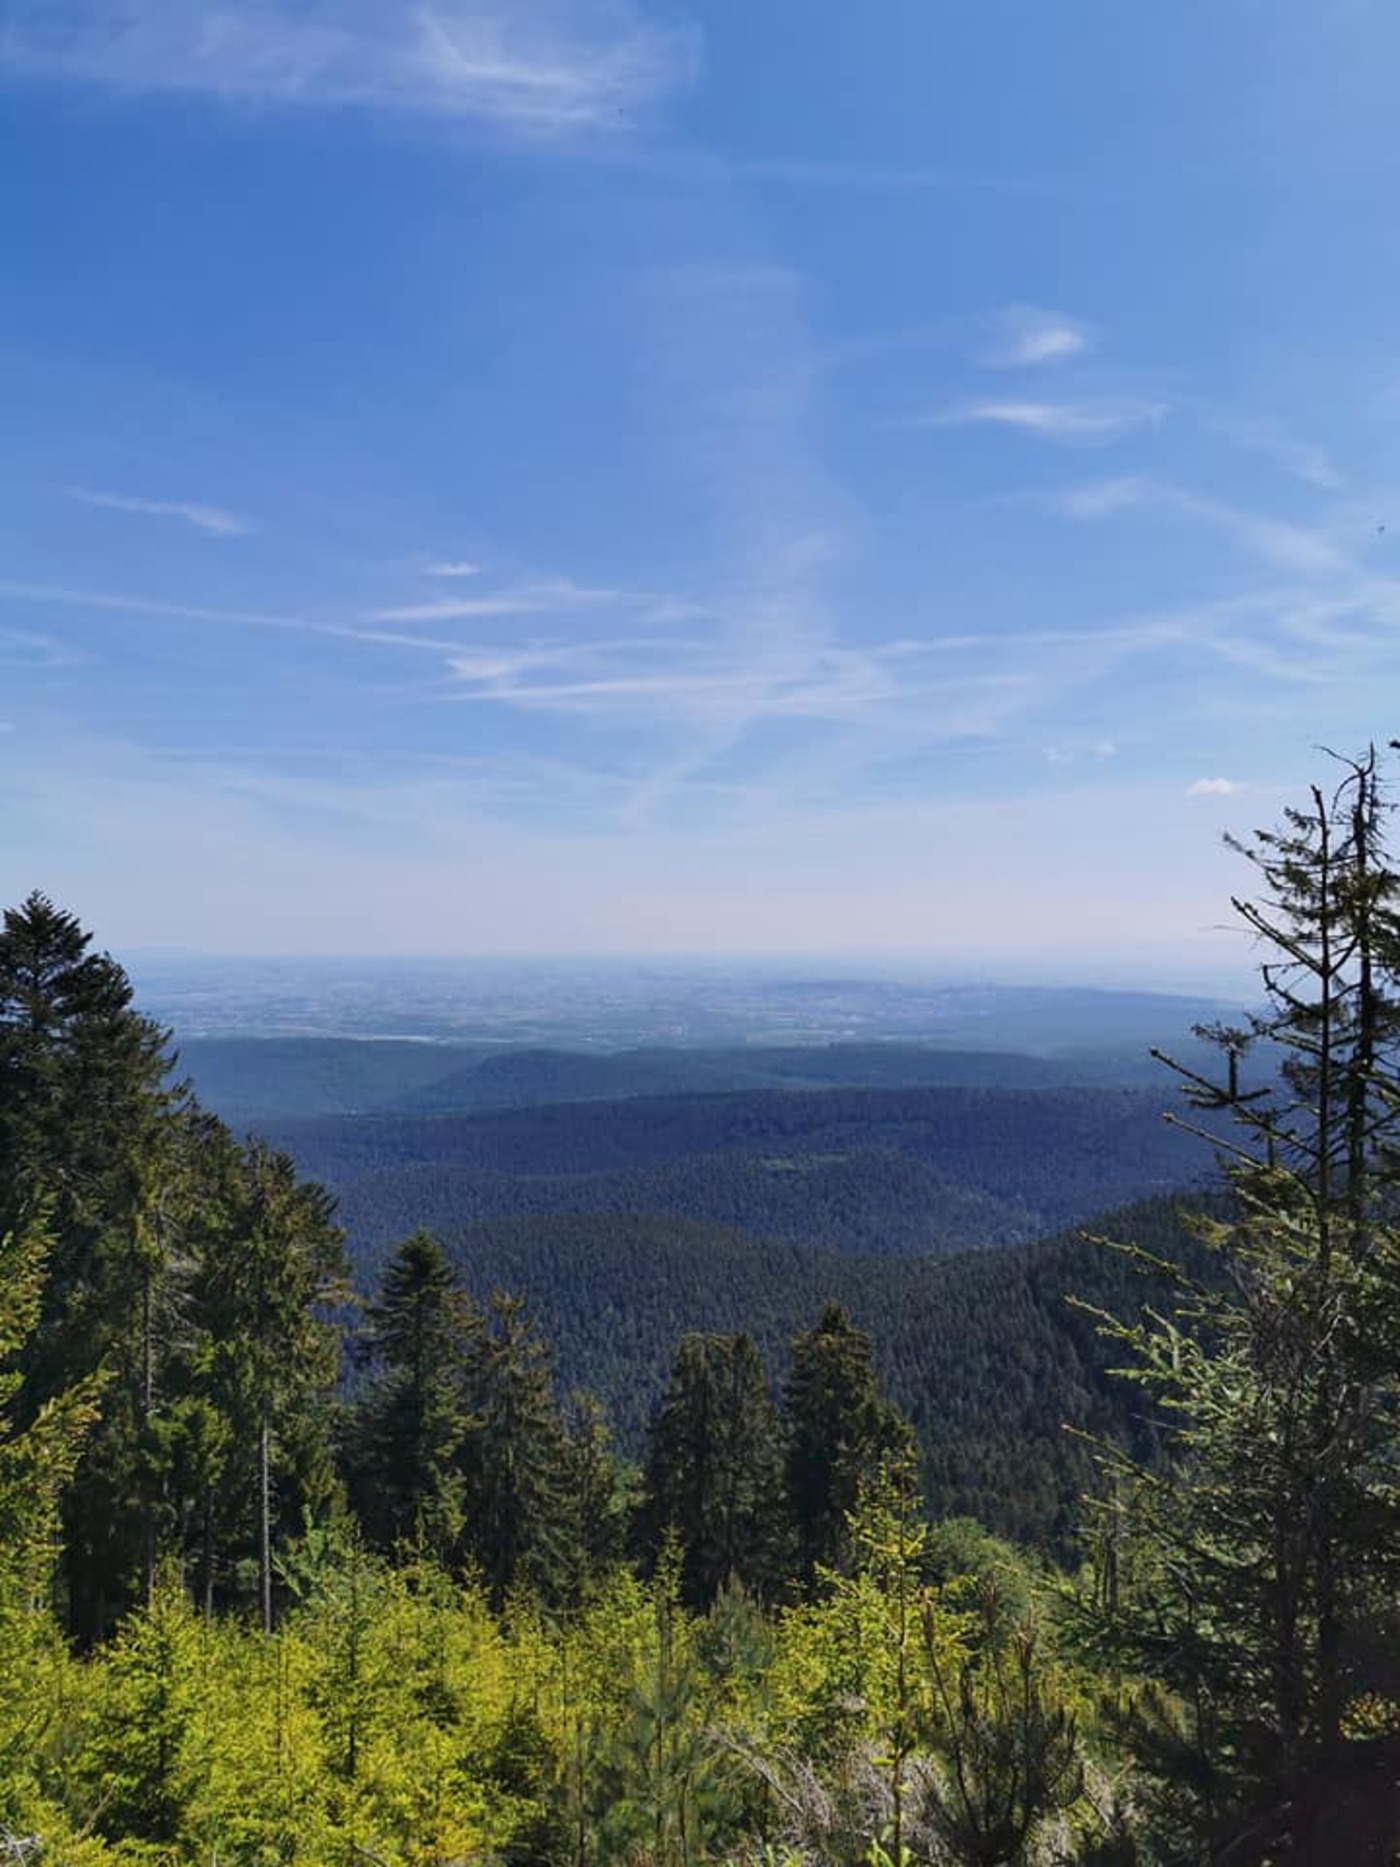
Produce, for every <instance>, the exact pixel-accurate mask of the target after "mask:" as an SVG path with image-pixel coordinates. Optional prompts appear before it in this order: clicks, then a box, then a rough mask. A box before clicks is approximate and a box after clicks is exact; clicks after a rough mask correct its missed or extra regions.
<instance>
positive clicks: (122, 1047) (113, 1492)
mask: <svg viewBox="0 0 1400 1867" xmlns="http://www.w3.org/2000/svg"><path fill="white" fill-rule="evenodd" d="M91 946H92V936H91V935H90V934H88V933H87V932H85V931H84V929H83V928H82V926H81V925H80V924H79V922H78V921H77V920H76V919H75V918H74V917H73V916H72V915H71V914H68V913H66V912H64V911H63V910H62V909H60V908H58V907H56V906H55V905H54V904H53V902H51V901H50V900H49V899H48V898H47V897H46V896H44V895H41V894H37V893H36V894H32V895H30V896H29V898H28V899H27V900H26V901H25V902H24V904H23V905H22V906H21V907H19V908H17V909H10V910H7V911H6V913H5V915H4V918H3V922H0V1230H3V1229H6V1228H7V1227H11V1226H13V1225H14V1224H15V1223H16V1221H17V1220H18V1219H19V1218H20V1217H21V1216H22V1215H23V1214H24V1213H25V1212H26V1211H28V1210H30V1209H31V1208H32V1206H33V1204H34V1202H35V1200H36V1197H37V1196H38V1195H39V1194H40V1193H41V1192H42V1194H43V1196H44V1198H45V1201H46V1204H47V1211H48V1220H47V1223H48V1227H49V1230H50V1233H51V1237H52V1252H51V1255H50V1260H49V1269H48V1275H47V1278H46V1280H45V1284H44V1292H43V1300H42V1314H41V1320H40V1327H39V1328H38V1330H36V1332H35V1333H34V1335H33V1337H32V1338H31V1340H30V1342H29V1345H28V1347H27V1349H26V1353H25V1372H26V1377H27V1378H26V1382H25V1398H26V1404H27V1405H28V1406H29V1407H30V1408H31V1409H37V1408H39V1407H42V1406H43V1405H44V1404H45V1403H46V1402H47V1401H49V1400H50V1399H52V1398H53V1397H54V1396H56V1395H59V1394H62V1393H64V1392H66V1391H67V1390H68V1389H69V1388H71V1387H72V1386H73V1384H74V1383H75V1382H77V1381H80V1380H82V1379H83V1378H84V1377H85V1376H88V1375H90V1374H92V1373H94V1372H95V1371H96V1370H97V1369H98V1368H99V1367H101V1368H102V1369H103V1370H104V1371H105V1372H106V1373H107V1375H108V1376H109V1377H110V1378H109V1380H108V1385H107V1391H106V1395H105V1399H104V1405H103V1411H102V1417H101V1420H100V1422H99V1424H98V1426H97V1428H96V1430H95V1431H94V1432H93V1433H92V1434H91V1435H90V1436H89V1438H88V1441H87V1444H86V1447H85V1450H84V1454H83V1458H82V1460H81V1462H80V1465H79V1469H78V1471H77V1473H76V1475H75V1479H74V1482H73V1484H72V1485H71V1486H70V1487H69V1488H68V1491H67V1494H66V1497H65V1505H64V1516H65V1530H66V1537H65V1568H66V1582H67V1595H68V1604H69V1619H70V1624H71V1626H72V1628H73V1631H74V1632H75V1633H77V1634H78V1635H80V1636H81V1637H84V1638H93V1637H95V1636H97V1635H99V1634H100V1633H102V1632H103V1631H104V1630H105V1629H106V1628H107V1627H108V1626H109V1625H110V1624H111V1621H112V1619H113V1617H114V1616H115V1614H117V1613H118V1612H119V1611H120V1610H121V1608H122V1607H123V1606H124V1605H125V1603H126V1602H127V1600H129V1599H130V1597H131V1594H132V1593H133V1592H134V1591H136V1590H138V1589H139V1588H140V1586H141V1580H142V1576H143V1574H144V1577H145V1578H146V1580H147V1582H149V1579H150V1576H151V1574H152V1573H153V1560H154V1553H153V1536H152V1503H151V1490H152V1477H151V1458H150V1443H149V1430H150V1423H151V1419H152V1414H153V1412H154V1408H155V1401H156V1396H157V1392H158V1389H159V1385H160V1374H161V1361H162V1348H163V1344H162V1339H161V1329H162V1322H163V1312H164V1309H165V1305H166V1297H167V1284H168V1274H169V1248H168V1240H167V1236H166V1229H165V1223H164V1220H165V1213H164V1208H163V1205H162V1201H161V1183H162V1170H163V1162H162V1154H163V1148H164V1144H165V1137H166V1134H167V1130H168V1118H169V1114H170V1111H171V1109H172V1107H173V1106H174V1105H175V1103H176V1102H177V1101H178V1099H179V1092H178V1091H177V1090H175V1089H172V1088H170V1087H169V1086H168V1085H167V1083H166V1076H167V1072H168V1070H169V1067H170V1057H169V1054H168V1042H169V1033H168V1032H166V1031H163V1030H162V1029H161V1028H160V1027H159V1026H158V1025H156V1024H155V1023H153V1022H152V1021H151V1020H150V1019H148V1018H144V1017H142V1016H141V1015H140V1014H139V1013H138V1012H137V1011H136V1010H135V1009H134V1007H133V1003H132V988H131V984H130V981H129V980H128V979H127V976H126V974H125V973H124V972H123V971H122V969H121V967H120V966H118V965H117V963H116V962H115V961H114V960H113V959H111V958H110V957H109V956H108V955H107V954H102V953H94V952H92V951H91V950H90V949H91Z"/></svg>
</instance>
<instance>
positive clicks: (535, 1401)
mask: <svg viewBox="0 0 1400 1867" xmlns="http://www.w3.org/2000/svg"><path fill="white" fill-rule="evenodd" d="M467 1396H468V1401H469V1405H470V1409H471V1416H472V1425H471V1429H470V1431H469V1432H468V1433H467V1435H466V1438H465V1440H464V1442H463V1447H462V1471H463V1477H464V1480H465V1483H464V1490H463V1509H464V1516H465V1536H464V1543H465V1548H466V1551H467V1553H468V1554H469V1555H470V1556H471V1558H472V1559H473V1560H474V1561H475V1562H476V1564H477V1566H478V1567H479V1568H480V1570H481V1572H482V1575H483V1576H484V1577H485V1580H486V1583H487V1586H488V1588H489V1590H490V1594H491V1598H492V1601H493V1603H494V1604H495V1605H496V1606H498V1607H499V1606H500V1605H501V1604H502V1603H503V1602H504V1600H505V1598H506V1596H507V1595H508V1594H509V1593H510V1591H511V1590H512V1589H513V1588H516V1587H517V1586H524V1587H527V1588H533V1589H534V1590H536V1592H538V1593H539V1594H540V1595H541V1596H542V1597H543V1598H544V1599H545V1600H547V1601H551V1602H553V1601H557V1600H560V1599H562V1598H563V1597H564V1596H565V1595H566V1594H567V1593H568V1592H569V1586H570V1575H571V1569H572V1566H573V1565H574V1563H575V1562H576V1559H577V1552H576V1551H575V1550H574V1548H573V1547H572V1539H571V1537H570V1534H569V1511H568V1507H567V1500H566V1493H565V1484H566V1474H567V1456H566V1439H565V1433H564V1426H563V1421H562V1419H561V1418H560V1413H559V1408H558V1405H557V1403H556V1401H555V1398H554V1389H553V1382H552V1356H551V1352H550V1349H549V1346H548V1344H547V1343H546V1342H545V1341H544V1340H543V1339H542V1338H541V1336H540V1334H539V1331H538V1328H537V1326H536V1323H535V1318H534V1317H533V1315H532V1314H531V1313H530V1310H529V1308H528V1306H527V1304H526V1301H525V1299H524V1297H521V1296H516V1295H513V1294H511V1293H510V1292H508V1291H503V1290H497V1291H494V1292H493V1293H492V1295H491V1297H490V1300H489V1301H488V1303H487V1307H486V1331H485V1335H484V1337H483V1339H482V1343H481V1347H480V1352H479V1353H478V1354H477V1356H476V1357H475V1358H474V1361H473V1363H472V1365H471V1367H470V1369H469V1379H468V1387H467Z"/></svg>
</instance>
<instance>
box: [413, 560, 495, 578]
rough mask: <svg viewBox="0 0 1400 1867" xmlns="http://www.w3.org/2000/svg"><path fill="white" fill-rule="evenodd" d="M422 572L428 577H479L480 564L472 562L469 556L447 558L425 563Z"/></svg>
mask: <svg viewBox="0 0 1400 1867" xmlns="http://www.w3.org/2000/svg"><path fill="white" fill-rule="evenodd" d="M424 574H425V575H426V576H429V577H479V576H480V575H481V566H480V565H479V564H473V563H472V562H471V560H470V559H469V558H447V559H443V560H441V561H440V562H438V563H436V564H428V565H426V566H425V567H424Z"/></svg>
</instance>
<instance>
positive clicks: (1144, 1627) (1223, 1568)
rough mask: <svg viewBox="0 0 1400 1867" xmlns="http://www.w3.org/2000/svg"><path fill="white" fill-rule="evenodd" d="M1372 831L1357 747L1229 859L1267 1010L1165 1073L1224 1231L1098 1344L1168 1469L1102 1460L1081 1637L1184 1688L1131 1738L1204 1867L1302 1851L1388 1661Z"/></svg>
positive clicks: (1381, 811)
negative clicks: (1157, 1440)
mask: <svg viewBox="0 0 1400 1867" xmlns="http://www.w3.org/2000/svg"><path fill="white" fill-rule="evenodd" d="M1386 814H1387V813H1386V807H1385V803H1384V799H1383V797H1382V795H1381V790H1380V783H1379V774H1378V770H1377V762H1376V759H1375V756H1374V754H1373V753H1371V754H1367V755H1366V756H1365V757H1363V758H1360V759H1356V760H1347V761H1343V768H1342V774H1341V778H1340V782H1339V783H1338V784H1337V785H1336V786H1335V788H1333V789H1332V790H1330V791H1324V790H1323V789H1322V788H1321V787H1320V786H1315V787H1314V788H1313V789H1312V791H1311V794H1310V797H1309V800H1308V803H1307V804H1306V805H1305V806H1303V807H1301V808H1298V809H1293V810H1290V811H1289V812H1288V813H1287V815H1286V817H1285V820H1284V823H1283V825H1282V826H1281V827H1280V828H1279V829H1276V830H1268V831H1263V832H1259V833H1258V834H1257V835H1256V837H1255V838H1254V839H1253V841H1252V842H1251V843H1249V844H1247V845H1240V844H1236V845H1235V847H1236V848H1237V849H1239V850H1240V852H1241V853H1242V854H1243V855H1245V856H1246V857H1247V858H1248V859H1249V860H1250V861H1251V863H1252V864H1253V865H1254V868H1255V871H1256V874H1257V876H1258V878H1259V881H1260V883H1261V893H1260V895H1259V897H1258V898H1256V899H1253V900H1243V899H1241V900H1237V901H1236V902H1235V907H1236V909H1237V912H1238V913H1239V915H1240V917H1241V919H1242V920H1243V922H1244V924H1245V925H1246V927H1248V928H1249V929H1250V930H1251V932H1252V933H1253V934H1254V935H1255V937H1256V938H1257V939H1258V941H1259V942H1260V943H1261V945H1262V947H1263V951H1264V958H1263V962H1262V965H1261V969H1260V976H1261V983H1262V986H1263V994H1264V1001H1265V1002H1264V1006H1263V1008H1262V1010H1261V1011H1259V1012H1258V1013H1257V1014H1256V1015H1254V1016H1253V1017H1251V1018H1250V1019H1249V1020H1247V1021H1246V1022H1244V1023H1243V1024H1241V1025H1239V1026H1237V1027H1233V1026H1232V1027H1215V1028H1212V1029H1211V1030H1209V1031H1207V1032H1205V1033H1204V1035H1207V1036H1209V1037H1211V1038H1212V1039H1213V1040H1214V1042H1215V1043H1216V1045H1217V1047H1218V1049H1219V1051H1220V1053H1221V1068H1220V1072H1219V1076H1218V1078H1212V1077H1211V1076H1209V1075H1207V1074H1205V1073H1203V1072H1199V1071H1194V1070H1185V1069H1182V1068H1181V1067H1180V1066H1173V1067H1174V1068H1176V1069H1177V1072H1178V1074H1179V1076H1181V1078H1182V1079H1183V1080H1184V1082H1185V1085H1186V1089H1187V1091H1188V1095H1189V1099H1190V1101H1191V1103H1192V1104H1193V1105H1194V1107H1195V1108H1196V1109H1199V1110H1201V1111H1204V1112H1208V1113H1209V1115H1210V1117H1211V1120H1212V1123H1219V1122H1221V1121H1223V1122H1224V1123H1225V1124H1226V1125H1227V1132H1226V1138H1225V1140H1224V1141H1223V1142H1218V1135H1219V1129H1218V1127H1216V1126H1212V1127H1211V1128H1202V1129H1201V1132H1202V1133H1204V1134H1205V1135H1206V1136H1207V1138H1209V1139H1212V1140H1216V1141H1217V1142H1218V1144H1219V1146H1220V1152H1221V1158H1222V1161H1223V1164H1224V1167H1225V1170H1226V1173H1227V1175H1228V1178H1229V1181H1230V1184H1231V1188H1232V1192H1233V1198H1234V1211H1233V1215H1232V1216H1231V1217H1229V1218H1228V1219H1226V1220H1223V1221H1213V1222H1204V1221H1203V1222H1202V1223H1201V1224H1200V1225H1199V1227H1198V1231H1199V1236H1200V1238H1201V1240H1202V1242H1203V1243H1204V1244H1205V1245H1206V1247H1207V1248H1208V1251H1209V1253H1210V1255H1211V1259H1212V1260H1213V1268H1212V1274H1210V1275H1209V1276H1207V1277H1205V1278H1203V1279H1201V1280H1199V1281H1193V1280H1192V1279H1191V1278H1190V1277H1189V1276H1188V1275H1187V1274H1186V1273H1185V1272H1184V1271H1183V1270H1181V1269H1179V1268H1177V1269H1175V1270H1174V1272H1173V1274H1174V1277H1175V1283H1176V1290H1177V1298H1176V1301H1175V1303H1174V1305H1173V1306H1172V1307H1171V1308H1170V1310H1169V1311H1168V1312H1167V1313H1163V1314H1149V1315H1148V1316H1146V1317H1145V1318H1144V1320H1143V1321H1142V1322H1141V1323H1139V1324H1137V1325H1133V1326H1127V1325H1123V1324H1113V1323H1111V1322H1110V1323H1108V1325H1107V1326H1108V1327H1109V1328H1110V1330H1111V1332H1112V1333H1114V1334H1115V1335H1117V1337H1118V1338H1119V1339H1120V1340H1121V1341H1122V1342H1124V1343H1125V1344H1126V1345H1128V1346H1129V1347H1130V1348H1131V1349H1132V1350H1133V1351H1134V1366H1133V1368H1132V1369H1131V1371H1130V1374H1131V1378H1132V1379H1134V1380H1135V1381H1136V1382H1138V1383H1139V1385H1140V1386H1141V1387H1142V1389H1143V1390H1144V1393H1145V1395H1146V1397H1147V1399H1148V1400H1149V1402H1150V1403H1151V1404H1152V1405H1153V1406H1154V1407H1155V1408H1156V1409H1157V1411H1158V1415H1159V1418H1161V1420H1162V1421H1163V1423H1164V1425H1165V1426H1166V1428H1167V1431H1168V1437H1169V1441H1170V1443H1171V1446H1172V1450H1173V1453H1174V1458H1173V1461H1172V1463H1171V1464H1170V1465H1169V1466H1168V1467H1167V1469H1166V1470H1164V1471H1148V1470H1143V1469H1142V1468H1140V1467H1138V1466H1136V1465H1135V1464H1134V1463H1133V1462H1132V1461H1131V1460H1130V1459H1128V1458H1127V1457H1126V1456H1125V1455H1124V1454H1123V1453H1122V1452H1121V1451H1119V1450H1116V1449H1113V1448H1104V1449H1103V1452H1102V1456H1103V1461H1104V1464H1105V1466H1106V1468H1107V1471H1108V1475H1109V1479H1110V1489H1109V1495H1108V1497H1107V1498H1106V1500H1105V1502H1104V1504H1103V1506H1102V1508H1101V1513H1100V1526H1099V1544H1100V1551H1101V1558H1100V1577H1101V1585H1100V1592H1099V1599H1098V1604H1097V1617H1096V1618H1097V1626H1098V1631H1099V1633H1100V1635H1101V1637H1103V1638H1105V1639H1106V1640H1107V1642H1108V1643H1109V1646H1110V1648H1111V1649H1112V1650H1114V1651H1116V1652H1117V1653H1118V1655H1119V1657H1120V1659H1122V1660H1124V1661H1125V1662H1126V1663H1128V1664H1130V1665H1131V1666H1133V1667H1134V1668H1136V1669H1138V1670H1140V1671H1142V1672H1145V1673H1147V1674H1148V1675H1149V1676H1150V1677H1152V1678H1155V1679H1156V1680H1157V1681H1159V1682H1160V1683H1161V1684H1163V1685H1165V1686H1167V1687H1168V1688H1170V1690H1171V1692H1172V1693H1173V1694H1174V1695H1176V1709H1174V1710H1173V1711H1172V1712H1171V1713H1170V1714H1169V1715H1168V1716H1166V1717H1165V1718H1162V1717H1153V1718H1151V1719H1148V1720H1146V1721H1143V1722H1141V1723H1139V1725H1138V1726H1137V1728H1136V1731H1135V1736H1136V1740H1137V1742H1138V1745H1139V1752H1140V1756H1141V1759H1142V1761H1143V1764H1144V1767H1145V1768H1146V1769H1147V1770H1148V1771H1149V1773H1150V1774H1151V1775H1152V1776H1153V1777H1155V1779H1156V1780H1157V1782H1158V1785H1159V1791H1160V1796H1161V1806H1162V1810H1163V1820H1164V1823H1165V1825H1166V1826H1167V1827H1168V1828H1169V1829H1170V1830H1171V1831H1172V1832H1173V1833H1174V1834H1179V1835H1186V1834H1190V1835H1193V1836H1194V1837H1195V1838H1196V1843H1197V1845H1198V1846H1199V1847H1200V1848H1202V1849H1203V1850H1204V1852H1205V1857H1206V1858H1209V1859H1215V1858H1224V1857H1225V1855H1226V1854H1227V1853H1228V1854H1229V1858H1230V1859H1231V1860H1240V1861H1263V1860H1266V1859H1268V1860H1272V1859H1275V1858H1277V1859H1293V1858H1298V1857H1299V1855H1300V1851H1301V1850H1302V1849H1303V1848H1304V1846H1305V1843H1306V1838H1307V1836H1308V1833H1309V1831H1310V1829H1311V1827H1312V1826H1313V1825H1314V1824H1315V1823H1316V1822H1317V1821H1318V1820H1319V1819H1324V1820H1325V1816H1320V1815H1319V1807H1321V1808H1323V1809H1325V1806H1326V1797H1327V1793H1328V1792H1327V1787H1326V1786H1327V1785H1328V1784H1329V1782H1335V1781H1336V1780H1338V1777H1339V1774H1340V1763H1341V1759H1342V1757H1343V1754H1344V1751H1345V1749H1346V1742H1345V1738H1344V1729H1345V1718H1346V1708H1347V1705H1348V1702H1349V1701H1351V1700H1353V1699H1356V1698H1359V1697H1361V1696H1363V1695H1364V1693H1365V1692H1366V1691H1367V1690H1368V1688H1369V1687H1370V1686H1371V1685H1373V1684H1376V1683H1377V1682H1380V1681H1387V1680H1388V1679H1389V1677H1390V1676H1391V1673H1392V1671H1393V1669H1394V1667H1395V1666H1396V1665H1397V1664H1400V1621H1397V1617H1396V1614H1395V1612H1394V1609H1393V1607H1392V1602H1393V1599H1394V1588H1395V1584H1396V1581H1397V1580H1400V1558H1397V1554H1396V1552H1397V1550H1400V1494H1397V1492H1396V1488H1395V1483H1394V1464H1395V1437H1394V1434H1395V1422H1396V1419H1397V1415H1398V1414H1400V1231H1397V1229H1396V1225H1395V1220H1396V1216H1397V1211H1396V1196H1397V1175H1396V1171H1395V1166H1394V1144H1395V1140H1396V1137H1397V1134H1398V1133H1400V1073H1397V1036H1400V1003H1398V1002H1397V986H1398V985H1400V914H1397V904H1398V903H1400V878H1397V876H1396V874H1395V872H1394V870H1393V867H1392V865H1391V862H1390V859H1389V856H1388V853H1387V850H1386V845H1385V836H1384V830H1385V821H1386ZM1256 1059H1257V1061H1256ZM1188 1125H1199V1124H1198V1123H1197V1119H1196V1118H1195V1117H1194V1116H1193V1117H1191V1118H1189V1119H1188ZM1151 1268H1153V1269H1155V1270H1158V1271H1160V1270H1161V1269H1163V1268H1164V1267H1163V1266H1161V1265H1160V1264H1159V1263H1158V1262H1157V1261H1155V1260H1154V1261H1153V1262H1152V1265H1151ZM1167 1268H1169V1269H1170V1268H1171V1267H1167ZM1319 1799H1321V1800H1320V1803H1319Z"/></svg>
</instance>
